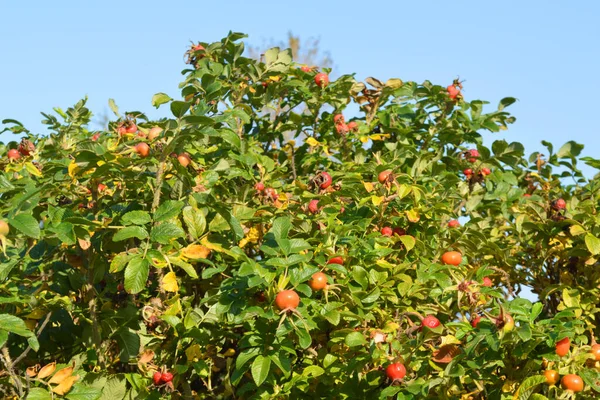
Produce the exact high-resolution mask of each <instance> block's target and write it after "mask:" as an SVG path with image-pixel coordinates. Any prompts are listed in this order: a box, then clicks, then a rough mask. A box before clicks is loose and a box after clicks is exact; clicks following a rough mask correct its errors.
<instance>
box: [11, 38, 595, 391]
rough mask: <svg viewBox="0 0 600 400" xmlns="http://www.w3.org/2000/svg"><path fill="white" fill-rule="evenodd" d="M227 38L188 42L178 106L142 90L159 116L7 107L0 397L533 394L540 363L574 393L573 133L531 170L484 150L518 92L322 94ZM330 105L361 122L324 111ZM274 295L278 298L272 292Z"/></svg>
mask: <svg viewBox="0 0 600 400" xmlns="http://www.w3.org/2000/svg"><path fill="white" fill-rule="evenodd" d="M243 37H244V35H242V34H238V33H231V34H230V35H229V36H228V37H226V38H224V39H223V40H221V41H220V42H216V43H211V44H207V43H202V44H201V45H202V46H201V47H193V48H192V49H190V51H189V52H188V54H187V55H188V61H189V63H190V68H189V69H186V70H185V71H184V80H183V82H182V83H181V85H180V88H181V92H182V96H181V99H180V100H174V99H173V98H172V97H171V95H168V94H165V93H159V94H157V95H155V96H154V97H153V98H152V105H153V106H155V107H161V106H164V107H168V109H169V110H170V111H171V113H172V115H173V117H172V118H165V119H161V120H158V121H151V120H149V119H148V118H147V117H146V116H145V115H144V114H143V113H141V112H137V111H134V112H126V113H123V114H121V113H120V112H119V109H118V107H117V106H116V104H115V102H114V101H111V103H110V106H111V109H112V110H113V112H114V113H115V115H116V116H117V118H118V119H117V120H116V121H114V122H111V123H110V124H109V130H108V131H102V132H95V131H89V128H88V127H89V122H90V119H91V112H90V111H89V110H88V109H87V108H86V101H85V100H82V101H80V102H79V103H77V104H76V105H75V106H73V107H71V108H69V109H67V110H66V111H63V110H61V109H58V108H57V109H55V110H54V111H55V113H56V115H55V114H52V115H51V114H43V115H44V117H45V120H44V123H45V124H46V125H48V128H49V129H50V134H48V135H36V134H33V133H32V132H30V131H28V130H27V129H26V128H25V127H23V126H22V125H21V124H20V123H19V122H17V121H14V120H4V121H3V124H4V126H5V129H4V130H5V131H12V132H14V133H15V134H19V135H24V138H23V141H22V142H21V143H20V144H18V143H16V142H10V143H8V144H0V154H2V155H3V158H2V161H0V220H2V221H5V222H6V223H7V224H8V227H9V229H10V231H9V233H8V234H7V235H3V234H2V233H0V244H1V246H2V255H0V347H2V352H1V358H0V362H1V363H2V365H3V367H4V373H2V374H0V391H3V393H4V394H6V396H7V397H11V396H12V397H14V396H21V397H25V396H28V397H27V398H29V399H47V398H52V396H51V394H50V391H53V392H54V396H55V398H56V397H66V398H68V399H121V398H126V399H133V398H160V397H161V396H162V397H171V398H206V399H215V398H217V399H219V398H239V399H242V398H243V399H245V398H253V399H271V398H332V399H333V398H335V399H356V398H368V397H374V396H375V397H377V398H380V399H385V398H396V399H418V398H431V399H456V398H461V399H512V398H515V399H527V398H529V399H536V398H537V399H543V398H554V397H556V396H563V395H565V391H563V390H562V389H560V388H559V387H556V386H549V385H547V384H546V383H545V380H544V377H543V375H542V373H543V371H544V369H555V370H557V371H558V372H559V373H560V374H561V375H565V374H568V373H575V374H578V375H580V376H581V377H582V378H583V380H584V382H585V390H584V391H583V392H582V393H581V394H580V398H595V397H596V395H597V390H598V386H597V382H598V378H599V377H598V375H599V372H598V371H600V369H599V368H600V367H599V366H598V365H597V363H596V362H595V360H593V359H590V355H589V354H590V352H589V350H590V345H591V344H592V343H594V337H596V336H597V335H598V333H599V332H598V330H599V329H598V326H599V325H598V323H599V322H600V321H598V319H597V317H596V315H597V311H598V307H597V304H598V300H597V299H598V296H599V294H600V293H599V292H600V291H599V289H598V288H599V287H600V286H599V284H600V274H599V273H598V266H599V261H598V260H597V258H596V257H597V256H598V254H600V239H598V237H599V236H600V219H599V218H598V217H597V215H598V209H599V206H598V200H597V198H598V196H599V195H600V193H598V191H599V189H600V184H599V181H598V180H595V179H594V180H587V179H586V178H585V177H584V176H583V175H582V174H581V172H580V171H579V170H578V168H577V163H578V162H579V161H580V160H582V161H584V162H585V163H586V164H588V165H590V166H592V167H596V168H598V167H599V166H600V160H595V159H592V158H584V159H580V158H578V157H579V154H580V152H581V150H582V148H583V146H582V145H580V144H577V143H574V142H568V143H567V144H565V145H564V146H562V147H561V148H560V149H559V150H558V152H556V153H555V152H554V149H553V146H552V145H551V144H550V143H544V145H546V146H547V147H548V152H547V153H548V155H547V156H546V158H544V156H542V155H541V154H538V153H534V154H532V155H531V156H526V154H525V150H524V148H523V146H522V145H521V144H520V143H517V142H512V143H509V142H507V141H505V140H496V141H495V142H494V143H493V144H492V146H491V148H487V147H485V146H483V144H482V138H481V132H483V131H489V132H500V131H503V130H505V129H507V127H508V125H510V124H511V123H513V122H514V121H515V119H514V117H512V116H511V115H510V114H509V113H508V112H507V111H506V108H507V107H508V106H510V105H511V104H513V103H514V102H515V101H516V100H515V99H514V98H505V99H503V100H501V101H500V103H499V105H498V106H497V108H496V109H495V110H494V109H492V110H489V105H488V103H487V102H484V101H480V100H473V101H467V100H465V99H464V98H463V97H462V96H461V95H460V94H459V95H457V96H455V95H452V96H451V95H450V94H451V92H452V90H449V89H447V88H446V87H445V86H444V85H441V86H440V85H435V84H433V83H431V82H429V81H426V82H423V83H422V84H418V83H415V82H402V81H401V80H400V79H389V80H387V81H385V82H383V81H379V80H378V79H375V78H368V79H367V80H366V83H362V82H358V81H357V80H356V79H355V78H354V76H353V75H342V76H341V77H340V78H338V79H337V80H335V81H331V82H330V83H329V85H327V86H326V87H323V88H321V87H319V86H317V84H316V83H315V82H314V75H315V74H316V72H318V71H314V70H302V69H300V68H298V66H297V65H296V64H294V62H293V60H292V54H291V51H289V50H281V49H279V48H273V49H270V50H268V51H267V52H266V53H265V54H264V57H263V60H262V61H256V60H253V59H250V58H247V57H245V56H244V44H243V43H242V42H241V41H240V40H241V39H242V38H243ZM325 72H328V71H327V70H325ZM453 85H454V86H455V87H456V88H458V87H460V86H459V82H454V83H453ZM453 90H454V89H453ZM456 90H458V89H456ZM453 97H455V98H453ZM349 105H354V106H357V107H358V108H359V109H360V116H356V117H355V118H352V120H351V121H340V120H339V117H336V115H339V114H342V113H343V111H344V109H345V108H346V107H348V106H349ZM346 117H348V115H346ZM157 128H160V129H157ZM158 131H160V134H158V136H157V137H154V135H156V133H157V132H158ZM149 135H150V136H149ZM290 137H293V138H294V140H289V138H290ZM139 142H145V143H148V144H149V145H150V153H149V155H148V156H147V157H146V156H144V154H138V152H137V151H136V150H135V148H134V146H135V145H136V144H137V143H139ZM31 146H33V148H32V147H31ZM17 147H18V148H19V151H20V152H21V154H22V157H21V158H19V159H16V160H10V161H9V160H8V158H7V157H6V156H4V154H6V153H7V151H8V149H12V148H17ZM28 149H29V150H28ZM474 149H476V150H477V151H478V155H477V154H474V153H472V152H471V150H474ZM178 155H179V159H178V157H177V156H178ZM182 160H183V161H182ZM186 160H187V161H189V165H187V164H188V163H187V161H186ZM467 169H470V170H471V171H470V172H469V171H467ZM386 170H390V171H392V174H391V175H390V177H389V178H388V179H386V180H383V182H380V181H379V180H378V177H379V173H380V172H383V171H386ZM488 171H489V174H488ZM324 172H327V173H328V174H330V176H331V177H332V183H331V184H329V183H328V182H327V183H326V175H325V174H324ZM564 178H569V179H564ZM257 183H262V184H264V186H265V187H264V189H261V188H260V187H259V188H257V187H256V186H255V185H256V184H257ZM558 199H564V200H565V201H566V202H565V207H562V206H561V203H560V202H559V201H557V200H558ZM311 200H318V203H317V209H316V210H311V209H309V208H308V204H309V202H310V201H311ZM456 218H460V221H461V222H462V223H463V226H460V227H455V228H450V227H449V226H448V222H449V220H451V219H456ZM384 227H390V228H395V230H394V233H393V234H392V235H391V236H385V235H382V233H381V229H382V228H384ZM0 228H2V226H1V225H0ZM0 232H2V231H1V230H0ZM447 251H458V252H460V253H461V254H462V262H460V263H459V264H458V265H457V266H453V265H446V264H444V262H442V255H443V254H444V253H445V252H447ZM336 256H339V257H341V258H342V260H341V263H339V262H337V261H339V260H337V261H336V262H331V263H330V262H328V261H329V260H330V259H332V258H333V257H336ZM319 271H322V272H324V273H325V274H326V275H327V278H328V285H327V286H326V288H325V289H324V290H320V289H316V288H315V287H314V282H312V280H311V279H312V276H313V275H314V274H315V273H316V272H319ZM487 278H489V279H491V280H492V285H491V286H488V285H484V282H485V281H484V279H487ZM525 286H527V287H530V288H531V289H532V290H533V292H534V293H535V294H537V295H539V297H540V299H541V300H540V302H535V303H532V302H531V301H530V300H527V299H524V298H521V297H519V296H518V294H519V293H520V291H521V290H522V289H523V288H524V287H525ZM289 289H291V290H293V291H294V292H295V293H297V294H298V296H299V297H300V303H299V305H298V306H297V307H296V306H295V305H294V304H293V302H292V303H285V304H283V303H280V301H281V299H279V298H277V294H278V293H279V292H281V291H283V290H289ZM276 298H277V299H278V300H277V302H276ZM426 315H433V316H435V317H436V318H437V319H438V320H439V321H440V322H441V324H440V325H439V326H437V327H432V328H428V327H421V326H420V325H421V322H420V320H421V319H422V318H423V317H424V316H426ZM477 315H479V316H481V320H480V321H479V324H477V326H476V327H473V326H472V324H471V322H472V321H473V319H474V318H475V317H476V316H477ZM512 319H514V328H513V327H512ZM564 337H569V338H570V340H571V348H570V350H571V351H570V352H569V354H568V355H567V356H564V357H559V356H558V355H556V354H555V352H554V345H555V343H556V342H557V341H558V340H560V339H562V338H564ZM53 362H56V363H57V364H56V365H54V364H51V363H53ZM392 362H401V363H403V364H404V365H405V366H406V370H407V375H406V377H404V378H403V379H402V380H400V381H396V382H391V381H390V380H389V379H388V378H387V377H386V374H385V368H386V366H387V365H389V364H390V363H392ZM40 367H43V368H42V369H41V370H40V369H39V368H40ZM157 371H161V372H166V371H169V372H170V373H172V374H173V375H174V378H173V381H172V382H167V381H160V382H158V384H155V383H153V381H152V376H153V374H154V373H155V372H157ZM163 376H164V375H163Z"/></svg>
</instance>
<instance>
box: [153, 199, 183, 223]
mask: <svg viewBox="0 0 600 400" xmlns="http://www.w3.org/2000/svg"><path fill="white" fill-rule="evenodd" d="M183 206H184V203H183V202H182V201H175V200H167V201H165V202H164V203H162V204H161V205H160V206H159V207H158V209H157V210H156V211H155V212H154V221H156V222H161V221H166V220H168V219H171V218H174V217H176V216H178V215H179V213H180V212H181V209H182V208H183Z"/></svg>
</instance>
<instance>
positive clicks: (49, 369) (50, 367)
mask: <svg viewBox="0 0 600 400" xmlns="http://www.w3.org/2000/svg"><path fill="white" fill-rule="evenodd" d="M55 370H56V362H53V363H50V364H47V365H44V367H42V369H40V372H38V378H39V379H44V378H46V377H49V376H50V375H52V374H53V373H54V371H55Z"/></svg>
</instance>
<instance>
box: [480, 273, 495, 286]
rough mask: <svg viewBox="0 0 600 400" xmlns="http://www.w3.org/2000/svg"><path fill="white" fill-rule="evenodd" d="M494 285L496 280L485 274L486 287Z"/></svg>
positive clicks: (484, 282) (484, 283) (484, 284)
mask: <svg viewBox="0 0 600 400" xmlns="http://www.w3.org/2000/svg"><path fill="white" fill-rule="evenodd" d="M493 285H494V281H493V280H491V279H490V278H488V277H487V276H485V277H484V278H483V286H485V287H492V286H493Z"/></svg>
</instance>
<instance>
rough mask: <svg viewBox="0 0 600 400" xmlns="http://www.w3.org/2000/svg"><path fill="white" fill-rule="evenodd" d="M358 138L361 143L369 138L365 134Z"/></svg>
mask: <svg viewBox="0 0 600 400" xmlns="http://www.w3.org/2000/svg"><path fill="white" fill-rule="evenodd" d="M358 139H359V140H360V141H361V142H363V143H367V142H368V141H369V138H368V137H367V136H361V137H359V138H358Z"/></svg>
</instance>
